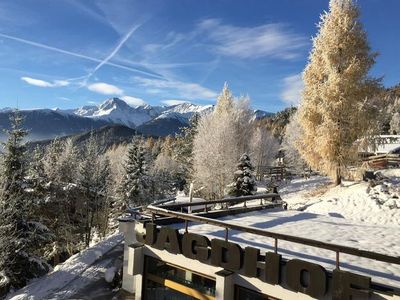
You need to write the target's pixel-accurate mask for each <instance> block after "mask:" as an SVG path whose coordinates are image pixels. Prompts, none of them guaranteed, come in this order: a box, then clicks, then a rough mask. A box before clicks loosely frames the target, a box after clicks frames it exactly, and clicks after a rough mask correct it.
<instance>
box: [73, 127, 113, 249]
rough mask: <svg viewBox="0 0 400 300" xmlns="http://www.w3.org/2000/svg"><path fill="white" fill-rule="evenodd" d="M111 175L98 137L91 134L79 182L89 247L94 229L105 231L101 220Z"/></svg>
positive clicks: (86, 239) (81, 166) (86, 238)
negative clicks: (98, 142)
mask: <svg viewBox="0 0 400 300" xmlns="http://www.w3.org/2000/svg"><path fill="white" fill-rule="evenodd" d="M109 177H110V164H109V161H108V159H105V158H103V157H102V156H101V154H100V150H99V147H98V144H97V142H96V139H95V137H94V136H93V135H91V136H90V138H89V140H88V141H87V143H86V145H85V149H84V155H83V160H82V162H81V165H80V174H79V182H78V183H79V185H80V187H81V188H83V193H84V200H85V201H84V211H83V216H84V217H85V245H86V246H87V247H88V246H89V244H90V242H91V239H92V233H93V230H94V229H98V230H99V229H100V228H102V229H101V230H100V231H104V226H100V224H101V221H100V220H102V219H103V221H104V218H102V217H101V216H103V214H102V213H103V212H104V208H105V202H106V200H105V199H106V198H107V196H106V194H107V186H108V182H109ZM104 222H106V221H104ZM102 225H103V224H102Z"/></svg>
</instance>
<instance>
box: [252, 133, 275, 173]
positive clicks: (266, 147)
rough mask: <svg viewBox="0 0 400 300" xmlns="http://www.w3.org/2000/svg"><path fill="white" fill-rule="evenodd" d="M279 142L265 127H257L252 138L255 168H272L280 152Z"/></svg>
mask: <svg viewBox="0 0 400 300" xmlns="http://www.w3.org/2000/svg"><path fill="white" fill-rule="evenodd" d="M279 146H280V145H279V141H278V139H277V138H276V137H274V136H273V134H272V133H271V132H270V131H268V130H267V129H266V128H264V127H257V128H256V129H255V130H254V132H253V136H252V138H251V144H250V147H251V148H250V149H251V152H250V155H251V157H252V158H253V162H254V166H255V167H256V169H257V168H259V167H261V166H271V165H272V164H273V162H274V160H275V157H276V155H277V154H278V151H279Z"/></svg>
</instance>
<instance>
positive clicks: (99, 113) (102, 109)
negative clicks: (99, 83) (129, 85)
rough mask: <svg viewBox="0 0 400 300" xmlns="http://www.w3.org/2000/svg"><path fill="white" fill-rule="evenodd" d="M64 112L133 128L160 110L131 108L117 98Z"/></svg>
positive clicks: (155, 115)
mask: <svg viewBox="0 0 400 300" xmlns="http://www.w3.org/2000/svg"><path fill="white" fill-rule="evenodd" d="M64 112H67V113H73V114H75V115H78V116H80V117H86V118H93V119H98V120H104V121H107V122H110V123H115V124H123V125H126V126H129V127H131V128H135V127H137V126H139V125H141V124H143V123H145V122H148V121H150V120H152V119H153V118H155V117H157V116H158V115H159V114H160V113H161V110H160V108H159V107H152V106H150V105H145V106H137V107H132V106H130V105H128V104H127V103H126V102H125V101H123V100H121V99H119V98H111V99H108V100H106V101H104V102H103V103H101V104H100V105H98V106H83V107H80V108H78V109H75V110H68V111H64Z"/></svg>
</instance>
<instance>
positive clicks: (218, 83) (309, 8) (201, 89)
mask: <svg viewBox="0 0 400 300" xmlns="http://www.w3.org/2000/svg"><path fill="white" fill-rule="evenodd" d="M357 3H358V5H359V7H360V10H361V21H362V23H363V25H364V28H365V30H366V31H367V34H368V40H369V43H370V45H371V48H372V50H373V51H377V52H379V56H378V57H377V60H376V64H375V65H374V67H373V68H372V70H371V75H372V76H375V77H383V83H384V85H385V86H387V87H389V86H392V85H395V84H397V83H399V81H400V80H399V74H400V63H399V58H398V53H400V39H399V36H400V18H398V11H400V1H398V0H358V1H357ZM327 9H328V0H296V1H293V0H279V1H276V0H230V1H228V0H202V1H199V0H148V1H142V0H115V1H109V0H57V1H54V0H1V1H0V79H1V80H0V108H1V107H19V108H21V109H27V108H56V107H58V108H63V109H66V108H75V107H80V106H84V105H93V104H99V103H101V102H102V101H104V100H105V99H107V98H110V97H119V98H121V99H124V100H125V101H126V102H127V103H129V104H131V105H133V106H134V105H142V104H144V103H147V104H150V105H171V104H177V103H180V102H182V101H190V102H193V103H196V104H204V105H205V104H213V103H215V101H216V98H217V96H218V94H219V93H220V91H221V89H222V87H223V85H224V83H225V82H227V83H228V85H229V87H230V89H231V90H232V92H233V93H234V95H236V96H248V97H250V99H251V103H252V106H253V107H254V108H256V109H263V110H266V111H270V112H276V111H279V110H281V109H283V108H285V107H288V106H291V105H296V104H297V103H298V101H299V92H300V90H301V88H302V82H301V72H302V71H303V69H304V67H305V65H306V64H307V60H308V54H309V52H310V50H311V46H312V42H311V38H312V37H313V36H315V35H316V33H317V26H316V25H317V24H318V22H319V17H320V15H321V13H322V12H323V11H324V10H327Z"/></svg>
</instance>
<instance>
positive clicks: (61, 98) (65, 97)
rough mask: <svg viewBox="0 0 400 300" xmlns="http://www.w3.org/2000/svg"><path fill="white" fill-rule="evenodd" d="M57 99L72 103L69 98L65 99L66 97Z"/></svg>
mask: <svg viewBox="0 0 400 300" xmlns="http://www.w3.org/2000/svg"><path fill="white" fill-rule="evenodd" d="M58 99H61V100H64V101H72V100H71V99H70V98H67V97H58Z"/></svg>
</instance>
